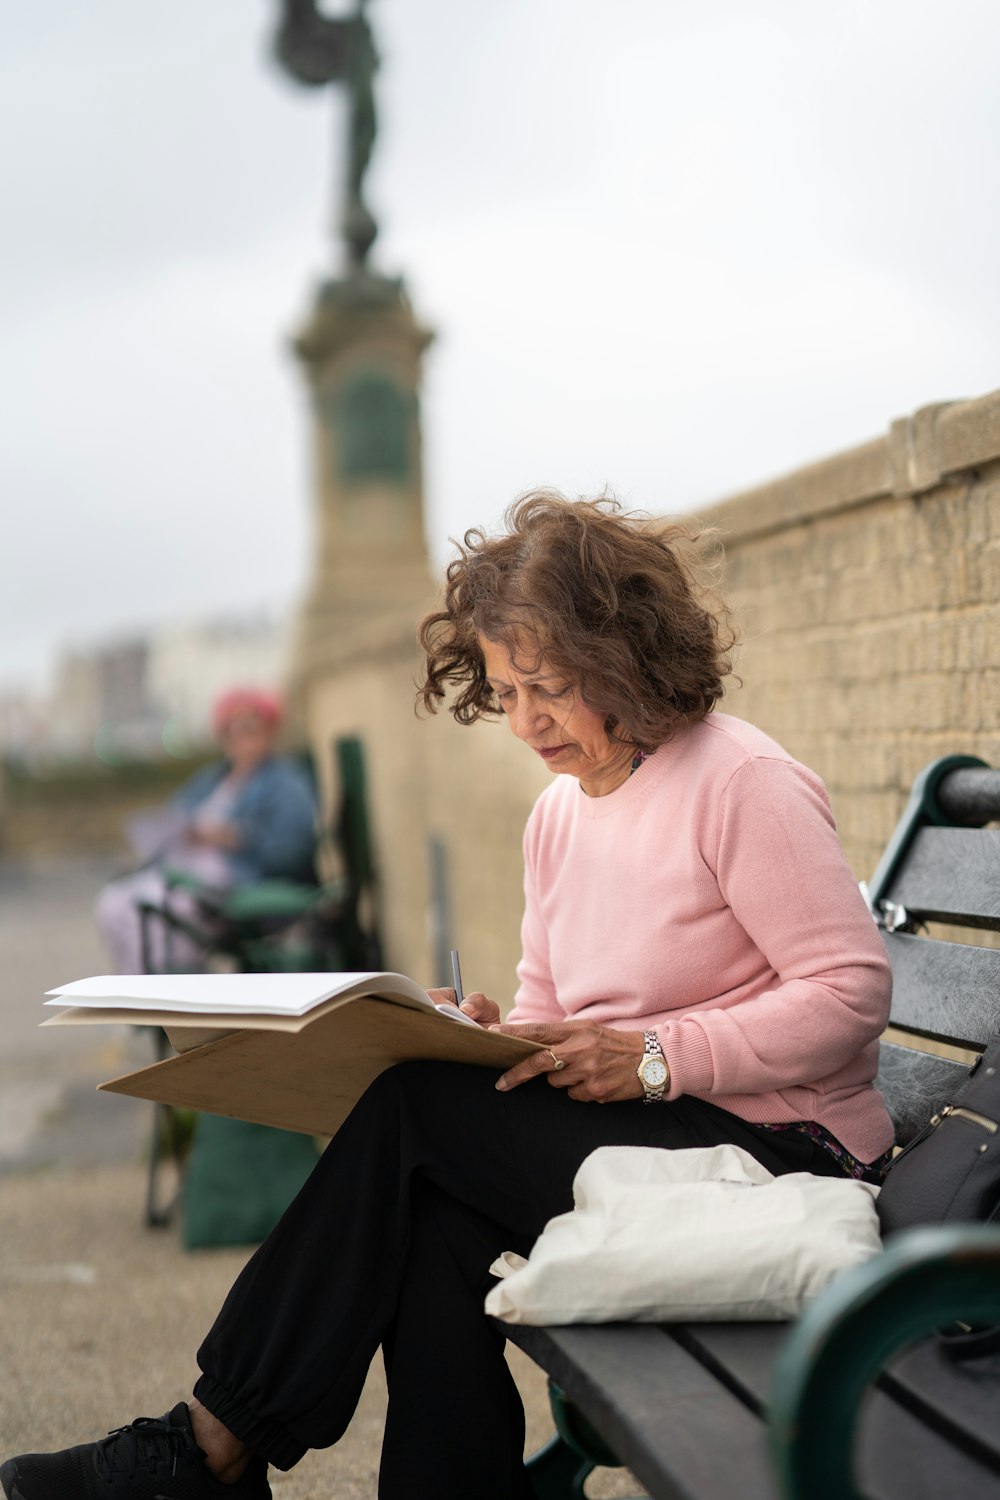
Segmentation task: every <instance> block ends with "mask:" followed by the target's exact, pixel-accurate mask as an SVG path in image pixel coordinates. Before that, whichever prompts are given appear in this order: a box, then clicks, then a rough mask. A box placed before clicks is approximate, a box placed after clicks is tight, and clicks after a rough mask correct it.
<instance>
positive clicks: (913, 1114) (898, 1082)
mask: <svg viewBox="0 0 1000 1500" xmlns="http://www.w3.org/2000/svg"><path fill="white" fill-rule="evenodd" d="M968 1076H969V1070H968V1068H967V1067H966V1065H965V1063H960V1062H955V1061H954V1059H952V1058H950V1057H935V1056H933V1055H932V1054H931V1053H929V1052H915V1051H913V1049H912V1048H910V1047H901V1046H899V1045H897V1043H895V1042H882V1043H881V1045H880V1047H879V1065H878V1077H877V1078H876V1079H875V1084H876V1087H877V1088H880V1089H881V1090H882V1092H883V1094H884V1095H885V1102H886V1104H887V1105H888V1107H889V1113H890V1115H891V1116H892V1119H893V1124H894V1125H895V1127H896V1140H897V1141H898V1142H899V1144H900V1145H903V1146H905V1145H906V1142H907V1141H909V1140H912V1139H913V1137H914V1136H915V1135H916V1134H917V1133H918V1132H919V1131H921V1130H923V1128H924V1126H925V1125H926V1124H927V1122H928V1121H929V1119H930V1117H931V1115H933V1114H936V1113H937V1111H938V1110H939V1109H940V1108H941V1106H942V1104H947V1103H948V1101H949V1100H950V1099H951V1098H953V1097H954V1095H955V1094H956V1093H957V1091H958V1090H959V1089H960V1088H961V1087H962V1085H963V1084H964V1083H965V1081H966V1079H967V1078H968Z"/></svg>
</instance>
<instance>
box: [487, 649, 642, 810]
mask: <svg viewBox="0 0 1000 1500" xmlns="http://www.w3.org/2000/svg"><path fill="white" fill-rule="evenodd" d="M479 645H480V649H481V650H482V653H483V661H484V663H485V665H486V677H487V680H488V681H489V684H490V687H491V688H492V689H493V691H494V693H495V694H496V696H497V701H498V703H499V704H500V707H501V708H502V709H503V711H504V713H505V715H506V717H507V722H508V724H509V725H510V727H511V730H512V731H513V733H514V734H516V735H517V738H518V739H519V740H523V741H524V743H525V744H526V745H530V746H531V748H532V750H534V751H535V752H536V753H537V754H538V755H540V756H541V758H542V760H543V761H544V762H545V764H546V765H547V766H548V768H549V770H550V771H553V772H565V774H566V775H568V776H576V777H577V778H578V779H579V782H580V785H581V786H582V787H583V790H584V791H585V792H586V793H587V795H588V796H590V797H603V796H605V795H606V794H607V793H608V792H613V791H614V790H615V788H616V787H619V786H621V784H622V783H623V782H624V781H627V780H628V776H629V773H630V771H631V769H632V754H633V752H632V748H631V746H629V745H619V744H616V743H615V742H614V740H611V739H609V738H608V735H607V732H606V731H605V728H604V715H603V714H599V713H596V712H595V711H594V709H592V708H588V707H587V705H586V704H585V703H584V701H583V699H582V698H581V697H580V694H579V692H578V690H577V687H576V684H575V683H574V682H571V681H569V680H568V679H567V678H566V677H565V676H563V675H561V674H560V673H559V672H556V671H554V670H553V669H552V668H551V667H550V666H549V665H548V663H547V662H546V660H545V657H544V656H543V655H542V653H541V651H540V650H539V646H538V642H537V641H536V640H535V638H534V637H533V636H531V635H529V634H527V633H526V632H525V633H522V634H520V635H518V636H516V637H515V638H514V639H513V641H512V642H511V644H510V645H509V646H508V645H506V644H505V643H504V642H503V641H490V640H487V639H486V637H485V636H482V635H481V636H480V637H479Z"/></svg>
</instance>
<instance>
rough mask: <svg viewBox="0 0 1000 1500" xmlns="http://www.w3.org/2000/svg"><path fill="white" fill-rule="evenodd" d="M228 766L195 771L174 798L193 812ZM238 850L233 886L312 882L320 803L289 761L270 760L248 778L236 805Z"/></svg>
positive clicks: (230, 854)
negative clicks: (256, 882) (277, 881)
mask: <svg viewBox="0 0 1000 1500" xmlns="http://www.w3.org/2000/svg"><path fill="white" fill-rule="evenodd" d="M229 769H230V768H229V762H228V761H224V760H223V761H217V762H215V763H213V764H212V765H210V766H204V767H203V768H202V770H200V771H197V772H196V773H195V775H194V776H192V778H191V780H190V781H188V782H187V783H186V784H185V785H184V786H182V787H181V789H180V791H179V792H178V793H177V794H176V796H175V797H174V806H175V807H179V808H180V809H181V810H182V811H183V812H191V811H193V810H194V808H196V807H197V806H198V804H199V803H200V802H203V801H204V799H205V798H206V797H207V796H209V794H210V793H211V792H213V791H214V790H215V788H216V787H217V786H218V785H219V783H220V782H221V781H222V780H223V778H224V777H225V776H227V775H228V774H229ZM232 822H233V824H234V825H235V826H236V828H237V829H238V830H239V834H240V845H239V848H238V849H233V850H227V851H226V857H227V860H228V863H229V869H230V873H231V875H232V879H233V883H234V884H238V885H242V884H244V883H246V882H249V881H254V880H264V879H274V878H276V877H285V878H287V879H290V880H306V881H309V880H314V879H315V871H314V868H313V849H314V847H315V844H316V801H315V797H314V795H313V789H312V784H311V782H310V780H309V777H308V776H307V775H306V773H305V772H304V771H303V770H302V769H301V768H300V767H299V766H297V765H295V763H294V762H293V761H291V760H286V759H283V758H279V757H271V758H270V759H268V760H265V761H263V762H262V763H261V765H260V766H258V768H257V770H256V771H254V772H252V773H251V775H250V776H248V777H247V779H246V781H245V782H244V783H243V786H242V787H241V788H240V791H239V794H238V796H237V798H236V802H235V804H234V806H233V812H232Z"/></svg>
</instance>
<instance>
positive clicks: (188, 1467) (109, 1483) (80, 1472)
mask: <svg viewBox="0 0 1000 1500" xmlns="http://www.w3.org/2000/svg"><path fill="white" fill-rule="evenodd" d="M204 1458H205V1455H204V1453H203V1452H202V1451H201V1449H200V1448H199V1447H198V1444H197V1443H196V1442H195V1440H194V1432H193V1430H192V1427H191V1415H190V1413H189V1411H188V1409H187V1405H186V1403H185V1402H183V1401H181V1402H180V1403H179V1405H177V1406H175V1407H174V1409H173V1411H170V1412H167V1414H166V1416H165V1417H137V1418H136V1420H135V1421H134V1422H130V1423H129V1425H128V1426H127V1427H117V1428H116V1429H115V1430H114V1432H109V1433H108V1435H107V1437H105V1438H101V1440H100V1442H98V1443H84V1444H82V1445H81V1446H80V1447H78V1448H64V1449H63V1450H62V1452H61V1453H23V1454H22V1455H21V1457H20V1458H9V1459H8V1460H7V1462H6V1463H5V1464H0V1485H2V1486H3V1492H4V1494H5V1495H6V1496H7V1500H209V1497H211V1500H223V1497H225V1496H229V1497H231V1500H270V1496H271V1486H270V1485H269V1484H268V1482H267V1464H266V1463H264V1461H263V1459H260V1458H253V1459H251V1460H250V1466H249V1468H248V1469H247V1470H246V1472H245V1473H244V1474H243V1475H242V1476H241V1477H240V1478H239V1479H238V1480H237V1481H236V1483H235V1484H223V1483H222V1481H221V1480H219V1479H216V1478H215V1477H214V1475H213V1474H211V1473H210V1472H209V1470H208V1469H207V1468H206V1466H205V1463H204Z"/></svg>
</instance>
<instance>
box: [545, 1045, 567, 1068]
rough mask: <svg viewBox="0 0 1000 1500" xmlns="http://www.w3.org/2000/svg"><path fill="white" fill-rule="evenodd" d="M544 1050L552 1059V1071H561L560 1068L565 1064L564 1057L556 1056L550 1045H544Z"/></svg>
mask: <svg viewBox="0 0 1000 1500" xmlns="http://www.w3.org/2000/svg"><path fill="white" fill-rule="evenodd" d="M545 1050H546V1052H547V1053H548V1054H549V1056H550V1057H551V1059H552V1067H553V1069H554V1071H555V1072H556V1073H559V1072H561V1071H562V1069H563V1068H564V1067H565V1066H566V1059H565V1058H564V1057H556V1055H555V1053H554V1052H553V1050H552V1048H551V1047H546V1049H545Z"/></svg>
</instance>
